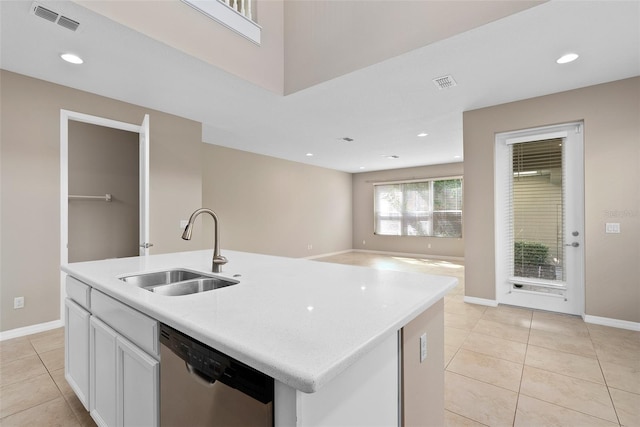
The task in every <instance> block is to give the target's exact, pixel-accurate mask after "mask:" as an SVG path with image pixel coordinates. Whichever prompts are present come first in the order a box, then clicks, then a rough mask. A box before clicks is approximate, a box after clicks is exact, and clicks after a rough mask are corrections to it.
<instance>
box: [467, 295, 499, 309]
mask: <svg viewBox="0 0 640 427" xmlns="http://www.w3.org/2000/svg"><path fill="white" fill-rule="evenodd" d="M463 301H464V302H468V303H469V304H478V305H486V306H489V307H497V306H498V301H496V300H494V299H484V298H476V297H468V296H465V297H464V299H463Z"/></svg>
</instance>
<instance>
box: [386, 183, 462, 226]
mask: <svg viewBox="0 0 640 427" xmlns="http://www.w3.org/2000/svg"><path fill="white" fill-rule="evenodd" d="M374 211H375V212H374V215H375V221H374V223H375V230H374V232H375V234H378V235H386V236H433V237H462V179H461V178H448V179H436V180H428V181H416V182H396V183H389V184H375V185H374Z"/></svg>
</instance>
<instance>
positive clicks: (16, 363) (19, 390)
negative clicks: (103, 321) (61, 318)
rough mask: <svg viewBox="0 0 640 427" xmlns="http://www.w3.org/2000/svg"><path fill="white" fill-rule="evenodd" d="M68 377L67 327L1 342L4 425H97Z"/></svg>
mask: <svg viewBox="0 0 640 427" xmlns="http://www.w3.org/2000/svg"><path fill="white" fill-rule="evenodd" d="M95 425H96V424H95V423H94V422H93V420H92V419H91V416H90V415H89V413H88V412H87V411H86V410H85V409H84V407H83V406H82V403H80V401H79V400H78V398H77V397H76V395H75V393H74V392H73V390H71V388H70V387H69V385H68V384H67V381H66V380H65V378H64V329H63V328H58V329H53V330H51V331H47V332H42V333H39V334H33V335H29V336H26V337H21V338H15V339H11V340H6V341H3V342H1V343H0V426H2V427H10V426H16V427H18V426H19V427H26V426H62V427H67V426H68V427H81V426H82V427H85V426H95Z"/></svg>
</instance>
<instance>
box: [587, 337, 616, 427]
mask: <svg viewBox="0 0 640 427" xmlns="http://www.w3.org/2000/svg"><path fill="white" fill-rule="evenodd" d="M587 331H588V332H589V341H591V346H592V347H593V351H594V352H595V353H596V360H597V361H598V367H599V368H600V373H601V374H602V379H603V380H604V386H605V387H606V388H607V394H608V395H609V400H610V401H611V406H612V407H613V413H614V414H616V419H617V420H618V425H620V426H621V425H622V421H621V420H620V415H618V408H616V404H615V402H614V401H613V396H611V387H609V382H608V381H607V376H606V375H605V374H604V369H602V363H600V356H598V351H597V350H596V346H595V345H594V342H593V338H591V331H589V328H587Z"/></svg>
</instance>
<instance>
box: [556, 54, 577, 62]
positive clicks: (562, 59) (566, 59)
mask: <svg viewBox="0 0 640 427" xmlns="http://www.w3.org/2000/svg"><path fill="white" fill-rule="evenodd" d="M578 56H580V55H578V54H577V53H567V54H566V55H562V56H561V57H560V58H558V59H557V60H556V62H557V63H558V64H568V63H569V62H573V61H575V60H576V59H578Z"/></svg>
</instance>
